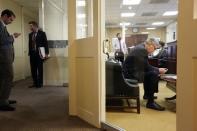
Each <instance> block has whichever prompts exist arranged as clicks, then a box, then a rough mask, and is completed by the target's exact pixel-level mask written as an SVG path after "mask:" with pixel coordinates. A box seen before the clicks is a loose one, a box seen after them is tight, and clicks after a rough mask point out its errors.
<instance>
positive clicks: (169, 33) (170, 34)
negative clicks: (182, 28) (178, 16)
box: [166, 22, 177, 43]
mask: <svg viewBox="0 0 197 131" xmlns="http://www.w3.org/2000/svg"><path fill="white" fill-rule="evenodd" d="M175 40H177V22H173V23H171V24H169V25H168V26H167V27H166V42H167V43H168V42H172V41H175Z"/></svg>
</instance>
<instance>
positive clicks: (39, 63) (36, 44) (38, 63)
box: [29, 21, 49, 88]
mask: <svg viewBox="0 0 197 131" xmlns="http://www.w3.org/2000/svg"><path fill="white" fill-rule="evenodd" d="M29 26H30V30H31V31H32V32H31V33H30V34H29V56H30V65H31V74H32V78H33V85H32V86H30V88H31V87H36V88H41V87H42V86H43V61H44V59H46V58H48V54H49V48H48V43H47V37H46V34H45V32H43V31H41V30H39V28H38V23H37V22H35V21H30V22H29ZM43 53H44V55H43Z"/></svg>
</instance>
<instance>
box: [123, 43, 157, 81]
mask: <svg viewBox="0 0 197 131" xmlns="http://www.w3.org/2000/svg"><path fill="white" fill-rule="evenodd" d="M149 71H155V72H157V73H158V74H159V69H158V68H157V67H154V66H152V65H150V64H149V63H148V52H147V50H146V49H145V45H144V44H139V45H137V46H135V47H134V49H133V50H132V51H131V52H130V53H129V54H128V56H127V57H126V59H125V61H124V63H123V74H124V76H125V78H130V79H131V78H132V79H137V80H139V81H143V80H144V73H146V72H149Z"/></svg>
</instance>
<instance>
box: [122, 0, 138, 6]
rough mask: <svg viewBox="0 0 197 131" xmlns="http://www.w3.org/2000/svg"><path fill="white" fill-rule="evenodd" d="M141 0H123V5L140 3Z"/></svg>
mask: <svg viewBox="0 0 197 131" xmlns="http://www.w3.org/2000/svg"><path fill="white" fill-rule="evenodd" d="M140 2H141V0H123V2H122V4H123V5H139V4H140Z"/></svg>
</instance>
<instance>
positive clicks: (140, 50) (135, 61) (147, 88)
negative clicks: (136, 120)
mask: <svg viewBox="0 0 197 131" xmlns="http://www.w3.org/2000/svg"><path fill="white" fill-rule="evenodd" d="M156 47H157V42H156V41H154V40H153V39H150V40H148V41H146V42H145V43H142V44H139V45H137V46H135V48H134V49H133V51H132V52H130V53H129V54H128V56H127V57H126V59H125V61H124V63H123V74H124V77H125V78H127V79H136V80H138V81H143V83H144V98H145V97H146V98H147V99H148V101H147V104H146V107H147V108H150V109H154V110H159V111H163V110H165V108H164V107H162V106H160V105H159V104H157V103H156V102H155V101H154V93H156V92H158V83H159V74H164V73H165V72H166V71H167V69H166V68H157V67H153V66H151V65H150V64H149V63H148V54H150V53H152V52H153V51H154V50H155V49H156Z"/></svg>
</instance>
